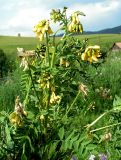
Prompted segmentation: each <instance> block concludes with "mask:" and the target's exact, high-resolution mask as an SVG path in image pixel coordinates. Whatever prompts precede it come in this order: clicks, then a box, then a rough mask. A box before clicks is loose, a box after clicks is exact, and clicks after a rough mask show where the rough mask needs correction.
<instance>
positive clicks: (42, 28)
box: [33, 20, 53, 41]
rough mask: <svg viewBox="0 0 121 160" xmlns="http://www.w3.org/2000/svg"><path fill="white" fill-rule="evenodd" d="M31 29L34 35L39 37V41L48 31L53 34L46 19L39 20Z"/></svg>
mask: <svg viewBox="0 0 121 160" xmlns="http://www.w3.org/2000/svg"><path fill="white" fill-rule="evenodd" d="M33 31H34V32H35V33H36V36H37V37H38V38H39V40H40V41H42V40H43V39H44V34H45V33H48V34H49V35H50V34H53V31H52V29H51V28H50V24H49V21H48V20H42V21H40V22H39V23H38V24H37V25H35V26H34V28H33Z"/></svg>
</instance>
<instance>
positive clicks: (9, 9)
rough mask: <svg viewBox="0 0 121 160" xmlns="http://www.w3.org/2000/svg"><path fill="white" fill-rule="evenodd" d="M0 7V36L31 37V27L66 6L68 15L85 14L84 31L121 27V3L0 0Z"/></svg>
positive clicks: (116, 0)
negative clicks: (77, 12) (74, 13)
mask: <svg viewBox="0 0 121 160" xmlns="http://www.w3.org/2000/svg"><path fill="white" fill-rule="evenodd" d="M0 6H1V9H0V20H1V21H0V35H17V34H18V33H21V34H22V35H23V36H31V35H32V36H33V35H34V34H33V32H32V28H33V26H34V25H35V24H36V23H38V21H40V20H42V19H49V13H50V11H51V9H57V8H60V9H61V8H63V6H67V7H68V16H69V15H70V14H71V13H73V11H76V10H80V11H82V12H84V13H85V14H86V17H80V21H81V22H82V24H83V27H84V30H86V31H87V30H89V31H97V30H100V29H104V28H111V27H115V26H118V25H121V18H120V17H121V0H0ZM56 27H57V26H56ZM56 27H55V26H54V25H53V24H52V28H53V29H56Z"/></svg>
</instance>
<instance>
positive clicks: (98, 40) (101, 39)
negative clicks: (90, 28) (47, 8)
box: [0, 34, 121, 55]
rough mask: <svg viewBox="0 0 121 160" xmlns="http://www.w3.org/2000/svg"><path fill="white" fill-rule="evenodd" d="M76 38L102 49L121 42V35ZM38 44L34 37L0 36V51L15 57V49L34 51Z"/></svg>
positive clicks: (81, 36)
mask: <svg viewBox="0 0 121 160" xmlns="http://www.w3.org/2000/svg"><path fill="white" fill-rule="evenodd" d="M78 38H79V39H81V40H83V39H85V38H88V40H89V44H90V45H92V44H95V45H100V46H101V47H102V48H104V49H105V48H106V49H109V48H110V47H111V46H112V44H113V43H114V42H120V41H121V34H95V35H79V36H78ZM38 43H39V41H38V39H36V38H35V37H13V36H0V49H3V50H4V52H5V53H7V54H14V55H15V53H16V48H17V47H23V48H24V49H35V48H36V46H37V44H38Z"/></svg>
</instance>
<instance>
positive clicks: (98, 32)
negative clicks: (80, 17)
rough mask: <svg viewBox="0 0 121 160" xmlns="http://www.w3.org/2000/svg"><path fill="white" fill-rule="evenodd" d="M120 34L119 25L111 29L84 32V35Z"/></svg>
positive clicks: (120, 28) (120, 27)
mask: <svg viewBox="0 0 121 160" xmlns="http://www.w3.org/2000/svg"><path fill="white" fill-rule="evenodd" d="M118 33H121V25H120V26H117V27H113V28H106V29H103V30H99V31H94V32H92V31H86V32H84V34H118Z"/></svg>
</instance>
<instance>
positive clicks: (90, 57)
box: [81, 45, 100, 63]
mask: <svg viewBox="0 0 121 160" xmlns="http://www.w3.org/2000/svg"><path fill="white" fill-rule="evenodd" d="M99 57H100V46H97V45H95V46H88V47H87V48H86V49H85V52H84V53H82V55H81V59H82V60H85V61H89V62H90V63H92V62H93V61H95V62H97V61H98V58H99Z"/></svg>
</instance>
